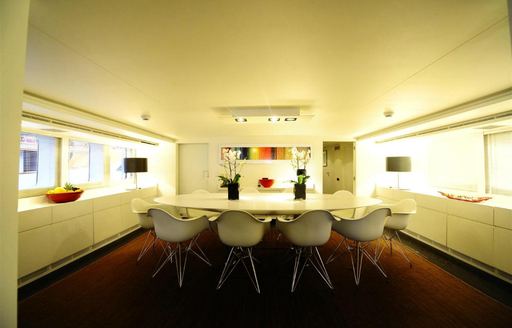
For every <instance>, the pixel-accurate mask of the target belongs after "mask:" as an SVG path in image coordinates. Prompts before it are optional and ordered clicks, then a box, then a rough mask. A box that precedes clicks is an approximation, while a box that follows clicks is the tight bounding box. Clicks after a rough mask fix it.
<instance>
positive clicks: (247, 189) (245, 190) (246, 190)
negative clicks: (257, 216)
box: [240, 187, 260, 194]
mask: <svg viewBox="0 0 512 328" xmlns="http://www.w3.org/2000/svg"><path fill="white" fill-rule="evenodd" d="M259 192H260V191H259V190H258V189H257V188H255V187H244V188H242V190H240V193H241V194H258V193H259Z"/></svg>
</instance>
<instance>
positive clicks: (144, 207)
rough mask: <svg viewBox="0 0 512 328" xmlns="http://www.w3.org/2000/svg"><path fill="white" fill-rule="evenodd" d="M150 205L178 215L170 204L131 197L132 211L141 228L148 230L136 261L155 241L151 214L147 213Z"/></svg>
mask: <svg viewBox="0 0 512 328" xmlns="http://www.w3.org/2000/svg"><path fill="white" fill-rule="evenodd" d="M152 207H153V208H161V209H164V210H166V211H167V212H169V213H172V214H174V215H179V211H178V210H177V209H176V207H174V206H172V205H163V204H153V203H150V202H147V201H145V200H143V199H141V198H134V199H132V201H131V208H132V212H133V213H135V214H137V216H138V218H139V224H140V226H141V227H142V228H143V229H146V230H148V232H147V233H146V238H145V239H144V244H143V245H142V248H141V250H140V252H139V256H138V257H137V262H139V261H140V260H141V259H142V257H143V256H144V255H145V254H146V253H147V251H148V250H149V249H151V248H152V247H154V246H155V243H156V241H157V239H156V235H155V229H154V225H153V219H152V218H151V216H149V215H148V210H149V209H150V208H152Z"/></svg>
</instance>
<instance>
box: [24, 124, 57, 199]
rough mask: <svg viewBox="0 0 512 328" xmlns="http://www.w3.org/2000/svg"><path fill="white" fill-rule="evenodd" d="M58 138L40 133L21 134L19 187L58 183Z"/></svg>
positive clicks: (41, 186) (42, 186)
mask: <svg viewBox="0 0 512 328" xmlns="http://www.w3.org/2000/svg"><path fill="white" fill-rule="evenodd" d="M56 154H57V139H56V138H53V137H47V136H43V135H38V134H30V133H22V134H21V136H20V160H19V180H18V182H19V189H20V190H27V189H37V188H48V187H53V186H55V185H56V168H57V156H56Z"/></svg>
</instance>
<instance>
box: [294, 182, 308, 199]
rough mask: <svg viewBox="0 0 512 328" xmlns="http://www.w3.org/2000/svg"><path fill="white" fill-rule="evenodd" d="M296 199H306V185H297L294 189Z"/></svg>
mask: <svg viewBox="0 0 512 328" xmlns="http://www.w3.org/2000/svg"><path fill="white" fill-rule="evenodd" d="M293 193H294V194H295V199H306V185H305V184H298V183H296V184H295V186H294V187H293Z"/></svg>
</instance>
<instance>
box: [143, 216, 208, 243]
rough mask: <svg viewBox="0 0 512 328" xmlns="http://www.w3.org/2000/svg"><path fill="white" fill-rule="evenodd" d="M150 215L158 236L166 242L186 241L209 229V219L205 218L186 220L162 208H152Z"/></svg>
mask: <svg viewBox="0 0 512 328" xmlns="http://www.w3.org/2000/svg"><path fill="white" fill-rule="evenodd" d="M148 214H149V215H150V216H151V217H152V218H153V222H154V224H155V233H156V236H157V237H158V238H159V239H162V240H165V241H169V242H182V241H186V240H189V239H191V238H192V237H194V236H195V235H197V234H198V233H200V232H201V231H203V230H206V229H208V218H207V217H205V216H204V217H201V218H199V219H195V220H184V219H182V218H180V217H176V216H174V215H172V214H171V213H168V212H166V211H165V210H163V209H160V208H150V209H149V211H148Z"/></svg>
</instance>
